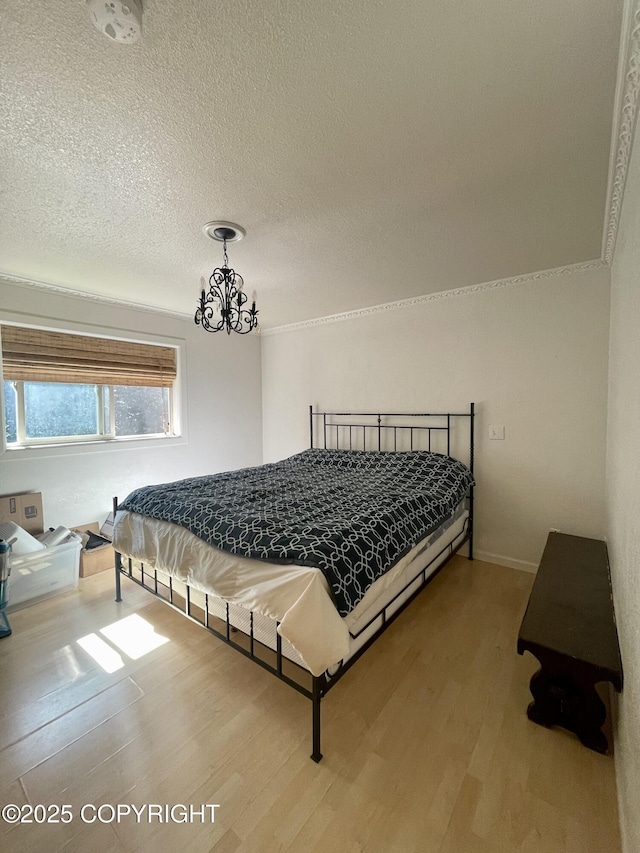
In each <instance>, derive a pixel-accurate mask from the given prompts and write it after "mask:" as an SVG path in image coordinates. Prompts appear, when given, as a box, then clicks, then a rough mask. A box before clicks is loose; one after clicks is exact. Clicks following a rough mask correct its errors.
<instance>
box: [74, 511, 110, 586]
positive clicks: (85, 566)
mask: <svg viewBox="0 0 640 853" xmlns="http://www.w3.org/2000/svg"><path fill="white" fill-rule="evenodd" d="M72 530H73V532H74V533H95V534H97V535H98V536H102V535H103V534H102V533H101V531H100V525H99V524H98V522H97V521H93V522H92V523H91V524H83V525H82V526H81V527H73V528H72ZM114 565H115V554H114V552H113V547H112V546H111V545H110V544H105V545H100V546H98V547H97V548H91V549H90V550H89V551H86V550H85V549H84V548H83V549H82V551H80V577H81V578H88V577H91V575H96V574H98V572H104V571H106V570H107V569H112V568H113V567H114Z"/></svg>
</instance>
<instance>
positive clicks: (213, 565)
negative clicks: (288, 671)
mask: <svg viewBox="0 0 640 853" xmlns="http://www.w3.org/2000/svg"><path fill="white" fill-rule="evenodd" d="M467 517H468V513H467V511H466V509H465V505H464V501H463V502H462V503H460V504H459V505H458V507H457V508H456V510H455V511H454V512H453V513H452V514H451V515H450V516H449V518H447V519H446V521H445V522H443V523H442V524H441V525H440V526H439V527H438V528H437V530H435V531H433V532H431V533H430V534H429V535H428V536H427V537H425V538H424V539H423V540H421V541H420V542H419V543H418V544H417V545H416V546H415V547H414V548H412V549H411V550H410V551H409V552H408V553H407V554H405V555H404V557H402V558H401V559H400V560H399V562H398V563H396V565H395V566H394V567H393V568H391V569H390V570H389V571H388V572H386V573H385V574H384V575H382V576H381V577H379V578H378V579H377V580H376V581H375V582H374V583H373V584H372V585H371V586H370V587H369V589H368V590H367V592H366V593H365V595H364V597H363V598H362V600H361V601H360V602H359V603H358V605H357V606H356V607H355V608H354V609H353V610H352V611H351V613H349V614H348V615H347V616H345V617H342V616H340V614H339V613H338V610H337V609H336V607H335V604H334V602H333V599H332V596H331V592H330V590H329V586H328V583H327V581H326V579H325V577H324V575H323V573H322V572H321V571H320V570H319V569H317V568H314V567H310V566H298V565H291V564H288V565H282V564H275V563H270V562H268V561H264V560H255V559H252V558H249V557H240V556H237V555H234V554H231V553H229V552H228V551H222V550H220V549H218V548H215V547H213V546H211V545H209V544H207V543H206V542H204V541H203V540H202V539H200V538H198V537H197V536H195V535H194V534H193V533H190V532H189V531H188V530H186V529H185V528H183V527H180V526H178V525H175V524H172V523H171V522H167V521H161V520H158V519H154V518H149V517H147V516H143V515H140V514H138V513H134V512H129V511H120V512H118V513H117V515H116V521H115V525H114V547H115V548H116V550H118V551H119V552H120V553H121V554H122V555H123V556H124V557H130V558H132V559H134V560H137V561H139V562H141V563H143V564H144V565H145V567H147V568H148V567H152V568H154V569H155V570H157V571H159V572H161V573H164V574H167V575H169V576H170V577H172V578H174V579H176V580H177V581H178V582H181V583H184V584H187V585H188V586H189V587H190V588H191V589H192V590H199V591H200V592H202V593H206V594H208V595H209V596H213V597H215V598H217V599H220V600H221V601H220V603H219V604H216V603H215V602H212V601H211V599H210V603H209V610H210V612H213V613H214V614H215V613H216V608H217V610H218V611H219V613H218V614H217V615H221V616H222V615H223V610H224V608H225V607H226V604H225V602H230V603H231V604H232V605H234V618H233V624H235V625H236V626H237V627H238V628H240V630H245V629H246V630H248V624H249V614H248V611H253V612H254V614H258V615H259V616H261V617H264V618H263V619H262V620H258V621H257V622H254V633H255V635H256V639H258V640H259V641H260V642H263V643H264V644H266V645H269V646H270V647H271V648H275V641H276V637H275V631H276V624H277V623H279V625H278V627H277V631H278V633H279V634H280V636H281V637H282V640H283V653H284V654H285V656H286V657H288V658H289V659H291V660H293V661H294V662H295V663H299V664H300V665H301V666H303V667H304V668H305V669H308V670H309V671H310V672H311V673H312V674H313V675H321V674H322V673H323V672H325V671H331V670H332V669H333V668H335V666H336V665H337V664H338V663H339V662H340V661H346V660H348V659H349V658H350V657H351V656H352V655H353V654H355V652H356V651H357V650H358V648H360V647H361V646H362V645H363V644H364V643H365V642H366V641H367V639H368V638H369V637H370V636H371V635H372V634H373V633H375V631H376V630H377V628H378V627H380V625H379V624H378V623H379V620H374V621H373V622H372V621H371V620H372V619H373V617H375V616H376V614H377V613H378V612H379V611H380V610H381V609H382V608H383V607H384V605H385V604H386V603H387V602H389V601H392V600H393V598H394V597H395V596H396V595H398V593H399V592H401V591H402V590H403V588H404V587H405V586H406V585H407V584H411V585H410V586H409V587H408V589H406V590H405V592H404V593H403V595H402V596H400V597H399V598H398V599H397V600H396V601H395V602H394V603H393V605H391V606H390V608H389V613H388V615H390V614H391V613H393V612H394V609H397V608H398V607H400V606H401V605H402V603H403V601H404V600H405V599H406V598H408V597H409V596H410V595H411V594H412V592H413V591H414V590H415V589H417V588H418V587H419V585H420V583H421V579H422V571H423V569H424V567H425V566H427V565H428V564H429V563H431V561H432V560H433V563H432V564H431V565H430V566H429V569H428V570H427V572H426V574H427V575H428V574H430V573H431V572H433V571H435V570H436V568H437V567H438V565H439V564H440V563H441V562H443V561H444V560H445V559H446V558H447V556H448V554H449V552H450V550H451V549H455V547H457V545H458V544H460V542H461V541H462V539H463V538H464V535H465V531H466V522H467ZM441 551H443V553H441V554H440V552H441ZM438 555H439V556H438ZM436 557H437V559H435V558H436ZM381 619H382V617H380V620H381ZM245 623H246V624H245ZM369 623H371V624H369Z"/></svg>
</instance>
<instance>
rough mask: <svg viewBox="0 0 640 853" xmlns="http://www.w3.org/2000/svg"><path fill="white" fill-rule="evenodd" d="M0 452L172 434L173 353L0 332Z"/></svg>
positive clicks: (58, 335)
mask: <svg viewBox="0 0 640 853" xmlns="http://www.w3.org/2000/svg"><path fill="white" fill-rule="evenodd" d="M2 358H3V374H4V376H3V386H2V390H3V393H4V410H5V423H4V429H5V441H6V445H7V447H9V448H11V447H24V446H31V445H42V444H52V443H65V442H78V441H95V440H103V441H104V440H114V439H119V438H132V437H142V436H145V437H162V436H169V435H174V434H175V431H174V429H173V417H172V407H173V390H174V383H175V379H176V351H175V349H174V348H173V347H166V346H156V345H153V344H138V343H129V342H127V341H118V340H111V339H106V338H94V337H88V336H82V335H71V334H65V333H62V332H47V331H43V330H40V329H28V328H23V327H19V326H2Z"/></svg>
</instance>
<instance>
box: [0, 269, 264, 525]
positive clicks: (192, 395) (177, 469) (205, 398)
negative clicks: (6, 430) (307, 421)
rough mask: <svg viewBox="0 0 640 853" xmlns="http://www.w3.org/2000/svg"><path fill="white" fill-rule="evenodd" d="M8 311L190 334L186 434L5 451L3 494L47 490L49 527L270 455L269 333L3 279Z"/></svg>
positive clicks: (17, 316) (114, 329)
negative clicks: (265, 345)
mask: <svg viewBox="0 0 640 853" xmlns="http://www.w3.org/2000/svg"><path fill="white" fill-rule="evenodd" d="M194 305H195V290H194ZM185 307H186V306H185ZM3 319H5V320H7V319H11V320H14V321H23V322H25V323H34V324H44V323H49V324H50V325H51V326H52V327H53V328H62V329H65V328H68V329H70V330H73V331H85V332H93V333H102V334H112V335H113V336H114V337H127V336H130V337H132V338H135V337H136V335H140V336H142V337H144V336H145V335H146V336H151V338H152V339H153V338H154V336H158V337H160V338H162V339H165V338H167V339H169V340H170V341H171V342H173V343H181V342H182V353H183V356H184V369H183V379H184V381H183V387H182V394H183V406H182V409H183V411H184V423H183V436H182V438H181V439H169V440H164V441H162V440H161V441H157V440H156V441H155V442H153V441H152V442H148V441H134V442H127V443H122V444H119V445H118V446H116V447H114V446H113V445H112V444H100V445H91V446H87V445H84V446H79V447H75V448H73V447H65V448H55V449H47V448H31V449H29V450H21V451H11V450H7V451H6V452H5V453H4V454H3V455H1V456H0V494H12V493H16V492H23V491H31V490H36V491H41V492H42V494H43V503H44V520H45V524H46V525H47V526H54V527H55V526H57V525H59V524H63V525H66V526H70V525H78V524H83V523H85V522H90V521H95V520H101V521H102V520H103V519H104V518H105V517H106V515H107V513H108V512H109V510H110V508H111V499H112V497H113V496H114V495H117V496H118V497H119V498H120V499H121V500H122V499H124V497H125V496H126V495H127V494H128V492H129V491H131V489H133V488H135V487H137V486H141V485H145V484H147V483H158V482H165V481H171V480H177V479H180V478H182V477H190V476H196V475H200V474H208V473H214V472H216V471H221V470H229V469H232V468H239V467H243V466H246V465H257V464H260V462H261V459H262V434H261V431H262V422H261V405H262V404H261V386H260V340H259V338H257V337H254V336H239V335H231V336H227V335H225V334H221V335H213V334H207V333H206V332H203V331H202V329H200V328H198V327H196V326H195V324H194V323H193V321H192V320H189V319H184V320H182V319H179V318H176V317H171V316H165V315H161V314H155V313H153V312H151V311H142V310H136V309H129V308H124V307H120V306H114V305H110V304H105V303H100V302H97V301H95V300H90V299H83V298H77V297H71V296H67V295H62V294H60V293H56V292H50V291H46V290H41V289H38V288H31V287H23V286H16V285H12V284H10V283H8V282H6V281H4V280H2V279H1V278H0V322H2V320H3Z"/></svg>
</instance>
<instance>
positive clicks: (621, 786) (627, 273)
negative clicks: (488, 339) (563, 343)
mask: <svg viewBox="0 0 640 853" xmlns="http://www.w3.org/2000/svg"><path fill="white" fill-rule="evenodd" d="M639 234H640V138H639V137H638V134H636V139H635V144H634V150H633V154H632V158H631V163H630V168H629V173H628V177H627V187H626V191H625V196H624V206H623V209H622V216H621V220H620V228H619V231H618V242H617V248H616V252H615V257H614V263H613V267H612V272H611V344H610V355H609V421H608V430H607V493H606V494H607V497H606V503H607V527H608V537H607V538H608V547H609V560H610V563H611V576H612V583H613V592H614V601H615V607H616V618H617V622H618V635H619V639H620V650H621V653H622V665H623V670H624V690H623V692H622V694H621V696H620V700H619V704H618V715H617V718H618V719H617V731H616V771H617V778H618V799H619V804H620V827H621V832H622V838H623V846H624V849H625V851H627V853H636V851H638V850H640V806H639V803H640V240H639V239H638V235H639Z"/></svg>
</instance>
